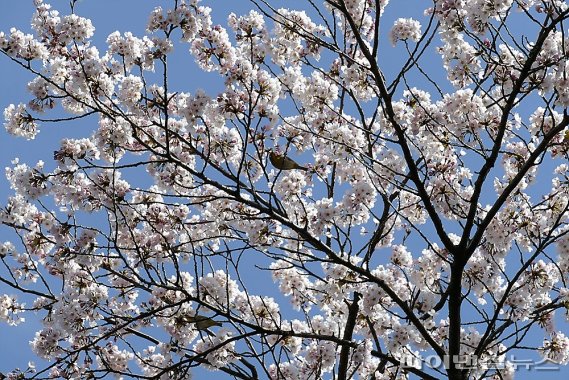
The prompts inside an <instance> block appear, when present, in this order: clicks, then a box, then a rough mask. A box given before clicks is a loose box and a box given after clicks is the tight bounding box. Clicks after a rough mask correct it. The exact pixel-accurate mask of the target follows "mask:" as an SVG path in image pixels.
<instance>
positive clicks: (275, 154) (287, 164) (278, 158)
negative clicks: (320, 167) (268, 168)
mask: <svg viewBox="0 0 569 380" xmlns="http://www.w3.org/2000/svg"><path fill="white" fill-rule="evenodd" d="M269 160H270V161H271V164H273V166H274V167H275V168H277V169H279V170H293V169H299V170H305V171H307V170H308V168H307V167H306V166H302V165H300V164H298V163H297V162H296V161H294V160H293V159H291V158H288V157H287V156H286V155H285V154H284V153H281V152H279V151H278V150H276V151H275V150H270V151H269Z"/></svg>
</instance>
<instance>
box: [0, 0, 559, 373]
mask: <svg viewBox="0 0 569 380" xmlns="http://www.w3.org/2000/svg"><path fill="white" fill-rule="evenodd" d="M4 3H9V4H10V5H9V6H8V5H5V4H2V12H0V30H2V31H5V32H6V31H8V30H9V28H10V27H12V26H15V27H17V28H19V29H21V30H24V31H30V27H29V21H30V19H31V16H32V13H33V2H32V0H20V1H9V2H8V1H7V0H5V1H4ZM168 3H169V2H164V1H140V0H121V1H112V0H96V1H95V0H82V1H79V2H78V4H77V12H78V13H79V14H80V15H82V16H86V17H89V18H91V19H92V21H93V25H94V26H95V28H96V32H95V38H94V41H95V44H96V45H97V46H98V47H99V50H100V51H103V50H104V46H105V45H104V41H105V39H106V37H107V35H108V34H110V33H111V32H113V31H115V30H119V31H121V32H124V31H132V32H133V33H134V34H135V35H139V36H140V35H142V34H143V33H144V28H145V25H146V21H147V18H148V14H149V13H150V11H151V10H152V9H153V8H154V7H155V6H156V5H158V4H163V5H164V6H166V4H168ZM204 3H205V4H215V5H214V6H213V10H214V11H213V15H214V20H215V22H217V23H221V24H225V18H226V15H227V14H228V13H229V12H230V11H233V12H235V13H237V14H239V13H245V12H246V11H247V10H248V9H251V7H252V6H251V4H250V3H249V2H248V1H245V0H239V1H232V0H225V1H223V0H217V1H209V2H207V1H204ZM276 3H277V5H278V6H282V5H283V4H288V6H289V7H295V6H297V5H298V6H302V5H303V4H305V2H304V1H288V2H285V1H278V2H276ZM392 3H393V4H391V5H390V6H389V7H388V8H387V10H386V15H385V16H386V18H395V17H419V16H420V15H421V13H422V8H423V7H424V6H425V5H424V2H420V1H411V0H399V1H394V0H392ZM51 4H52V5H53V7H54V8H56V9H59V10H60V11H61V12H62V13H66V11H67V9H68V4H69V0H53V1H51ZM236 4H237V5H236ZM402 11H404V13H402ZM387 27H389V24H385V25H384V29H383V32H384V33H385V32H387ZM518 27H521V26H519V25H518ZM389 52H390V53H389V54H391V55H389V56H386V57H385V61H386V62H389V65H388V67H387V71H386V72H387V77H388V78H389V71H390V69H391V70H395V68H397V61H398V59H399V58H400V57H399V56H397V55H395V54H394V50H390V51H389ZM185 57H187V55H185ZM174 58H175V55H174ZM431 64H432V65H433V67H439V66H440V60H437V59H436V58H435V59H433V60H432V62H431ZM171 70H172V73H171V75H172V76H173V77H176V78H180V82H177V85H179V86H180V87H181V88H183V89H184V91H189V92H195V90H196V89H197V88H204V89H205V90H206V91H207V92H209V93H210V94H214V93H216V92H218V91H219V89H221V82H220V80H219V78H218V77H217V76H216V75H215V74H207V73H203V72H201V71H199V70H198V69H197V67H196V65H195V64H194V63H193V62H192V61H187V60H186V61H180V62H173V64H172V66H171ZM31 78H32V77H31V76H30V75H29V74H28V73H26V72H25V71H24V70H23V69H21V68H20V67H18V66H17V65H15V64H14V63H12V62H10V61H9V60H8V59H6V58H5V57H0V83H2V87H3V90H2V91H1V93H0V108H1V109H2V110H3V109H4V108H5V107H6V106H7V105H8V104H10V103H19V102H26V101H27V100H28V99H29V95H28V94H27V92H26V90H25V88H26V83H27V81H29V80H30V79H31ZM94 123H95V121H94V120H93V119H91V120H90V121H89V120H86V121H82V122H80V123H65V124H61V125H44V126H43V129H42V131H41V132H40V133H39V135H38V136H37V137H36V139H35V140H33V141H24V140H21V139H16V138H13V137H11V136H9V135H8V134H7V133H6V132H5V131H4V129H3V128H0V144H1V145H0V168H4V167H6V166H10V165H11V164H10V162H11V160H12V159H14V158H15V157H20V158H21V159H22V161H24V162H26V163H28V164H31V165H33V164H35V163H36V162H37V161H38V160H40V159H43V160H44V161H46V162H48V161H51V159H52V157H53V151H54V150H56V149H57V147H58V143H59V141H60V140H61V139H62V138H64V137H69V136H88V135H89V134H90V131H92V130H93V128H94V126H95V124H94ZM10 193H11V192H10V190H9V189H8V188H7V182H6V181H5V179H4V177H3V174H2V175H1V176H0V203H2V204H3V203H4V202H5V200H6V198H7V197H8V196H9V195H10ZM8 236H9V235H7V234H6V233H5V231H3V230H2V229H0V241H4V240H7V239H8ZM4 291H5V290H4V288H2V286H1V285H0V293H3V292H4ZM29 317H33V316H31V315H30V316H29ZM25 326H26V327H24V328H14V327H9V326H7V325H1V326H0V342H2V343H1V344H0V372H5V371H6V370H8V369H11V368H13V367H14V366H19V367H20V368H25V366H26V363H27V361H28V360H29V359H30V358H32V356H31V351H30V349H29V345H28V341H30V340H31V339H32V338H33V334H34V332H35V331H36V328H37V327H38V326H39V325H38V324H37V323H32V324H29V325H27V324H26V325H25ZM540 340H541V338H539V341H540ZM535 376H539V377H540V380H547V379H559V378H561V377H564V376H569V370H563V371H562V372H557V371H547V372H546V371H543V372H535V371H533V372H530V373H527V372H526V373H524V372H519V373H518V376H516V378H517V379H530V378H532V377H535Z"/></svg>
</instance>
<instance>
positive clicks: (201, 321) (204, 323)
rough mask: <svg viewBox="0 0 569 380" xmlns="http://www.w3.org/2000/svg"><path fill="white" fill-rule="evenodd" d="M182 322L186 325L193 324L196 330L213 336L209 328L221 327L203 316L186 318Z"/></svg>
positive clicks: (218, 323)
mask: <svg viewBox="0 0 569 380" xmlns="http://www.w3.org/2000/svg"><path fill="white" fill-rule="evenodd" d="M184 321H185V322H187V323H193V324H194V327H195V328H196V330H200V331H205V332H206V333H208V334H209V335H212V336H213V335H215V334H214V333H212V332H211V331H210V330H209V328H210V327H213V326H217V327H221V322H217V321H214V320H213V319H211V318H209V317H206V316H204V315H199V314H196V315H194V316H193V317H189V316H186V317H184Z"/></svg>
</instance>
